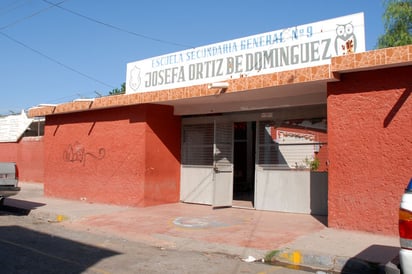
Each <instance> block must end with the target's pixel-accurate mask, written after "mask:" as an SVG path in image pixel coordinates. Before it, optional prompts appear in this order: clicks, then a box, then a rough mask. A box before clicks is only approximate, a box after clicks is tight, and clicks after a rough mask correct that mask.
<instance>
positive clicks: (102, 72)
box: [0, 0, 384, 114]
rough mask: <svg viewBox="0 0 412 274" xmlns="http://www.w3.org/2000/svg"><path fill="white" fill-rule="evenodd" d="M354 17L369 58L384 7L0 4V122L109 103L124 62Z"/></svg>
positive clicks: (122, 1) (217, 2) (99, 0)
mask: <svg viewBox="0 0 412 274" xmlns="http://www.w3.org/2000/svg"><path fill="white" fill-rule="evenodd" d="M51 3H54V4H57V3H59V5H60V7H62V8H64V9H62V8H59V7H56V6H53V5H52V4H51ZM291 3H293V4H291ZM358 12H364V16H365V35H366V37H365V38H366V50H372V49H374V48H375V46H376V42H377V38H378V36H379V35H381V34H383V21H382V14H383V12H384V7H383V2H382V1H381V0H345V1H342V0H322V1H321V0H311V1H308V0H295V1H280V0H254V1H242V0H241V1H239V0H238V1H232V0H208V1H193V0H174V1H171V0H139V1H138V0H66V1H64V0H47V1H45V0H1V1H0V47H1V51H0V58H1V61H0V75H1V78H0V79H1V82H0V83H1V84H0V87H1V100H0V114H10V113H12V112H20V111H21V110H22V109H28V108H30V107H33V106H36V105H38V104H41V103H61V102H68V101H72V100H74V99H76V98H92V97H96V96H98V94H101V95H107V94H108V93H109V91H111V90H112V89H113V88H118V87H120V85H121V84H122V83H123V82H125V79H126V64H127V63H129V62H133V61H137V60H142V59H146V58H150V57H154V56H158V55H162V54H166V53H171V52H176V51H181V50H185V49H189V48H193V47H199V46H204V45H208V44H213V43H217V42H222V41H226V40H231V39H236V38H241V37H245V36H249V35H253V34H259V33H264V32H268V31H274V30H280V29H283V28H288V27H293V26H297V25H303V24H308V23H313V22H317V21H322V20H325V19H331V18H335V17H340V16H344V15H349V14H354V13H358ZM93 20H95V21H93ZM96 21H98V22H100V23H97V22H96Z"/></svg>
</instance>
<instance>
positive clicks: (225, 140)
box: [213, 121, 233, 207]
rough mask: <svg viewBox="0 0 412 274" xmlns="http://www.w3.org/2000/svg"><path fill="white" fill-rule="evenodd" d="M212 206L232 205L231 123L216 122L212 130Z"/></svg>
mask: <svg viewBox="0 0 412 274" xmlns="http://www.w3.org/2000/svg"><path fill="white" fill-rule="evenodd" d="M214 139H215V140H214V147H213V170H214V190H213V207H227V206H232V200H233V123H232V122H216V121H215V130H214Z"/></svg>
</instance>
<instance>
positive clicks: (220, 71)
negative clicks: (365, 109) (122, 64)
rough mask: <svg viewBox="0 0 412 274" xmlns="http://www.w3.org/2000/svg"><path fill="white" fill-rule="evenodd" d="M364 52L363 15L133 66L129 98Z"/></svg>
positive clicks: (130, 66)
mask: <svg viewBox="0 0 412 274" xmlns="http://www.w3.org/2000/svg"><path fill="white" fill-rule="evenodd" d="M363 51H365V27H364V16H363V13H358V14H353V15H348V16H344V17H339V18H335V19H330V20H326V21H321V22H316V23H312V24H307V25H302V26H296V27H292V28H288V29H283V30H278V31H272V32H267V33H262V34H257V35H253V36H248V37H244V38H240V39H235V40H229V41H225V42H221V43H216V44H212V45H208V46H203V47H199V48H193V49H188V50H184V51H179V52H175V53H170V54H166V55H162V56H158V57H153V58H150V59H145V60H141V61H136V62H132V63H129V64H127V72H126V93H136V92H147V91H158V90H164V89H172V88H178V87H186V86H191V85H199V84H208V83H213V82H218V81H223V80H228V79H233V78H239V77H246V76H253V75H259V74H267V73H273V72H278V71H286V70H292V69H297V68H304V67H310V66H318V65H323V64H329V63H330V59H331V58H332V57H333V56H339V55H344V54H350V53H355V52H363Z"/></svg>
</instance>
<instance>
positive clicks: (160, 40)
mask: <svg viewBox="0 0 412 274" xmlns="http://www.w3.org/2000/svg"><path fill="white" fill-rule="evenodd" d="M43 2H46V3H47V4H49V5H53V6H55V7H57V8H59V9H62V10H64V11H66V12H69V13H71V14H74V15H76V16H79V17H81V18H83V19H86V20H89V21H91V22H94V23H96V24H100V25H103V26H105V27H108V28H112V29H115V30H117V31H120V32H124V33H127V34H130V35H133V36H137V37H140V38H144V39H148V40H152V41H155V42H159V43H163V44H169V45H174V46H178V47H183V48H194V47H193V46H190V45H185V44H181V43H176V42H172V41H167V40H163V39H159V38H156V37H152V36H148V35H144V34H140V33H136V32H133V31H129V30H126V29H123V28H120V27H117V26H114V25H112V24H108V23H105V22H102V21H99V20H96V19H94V18H91V17H89V16H86V15H83V14H80V13H78V12H75V11H73V10H70V9H68V8H65V7H62V6H60V3H57V4H54V3H52V2H50V1H48V0H43Z"/></svg>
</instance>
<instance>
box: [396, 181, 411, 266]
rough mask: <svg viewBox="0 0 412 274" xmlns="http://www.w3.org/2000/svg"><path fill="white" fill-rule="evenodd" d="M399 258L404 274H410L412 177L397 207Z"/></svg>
mask: <svg viewBox="0 0 412 274" xmlns="http://www.w3.org/2000/svg"><path fill="white" fill-rule="evenodd" d="M399 237H400V244H401V251H400V252H399V259H400V263H401V269H402V271H403V273H404V274H412V178H411V180H410V181H409V184H408V187H407V188H406V189H405V193H404V194H403V196H402V200H401V206H400V209H399Z"/></svg>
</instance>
